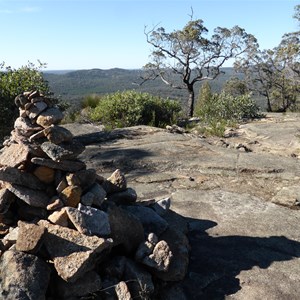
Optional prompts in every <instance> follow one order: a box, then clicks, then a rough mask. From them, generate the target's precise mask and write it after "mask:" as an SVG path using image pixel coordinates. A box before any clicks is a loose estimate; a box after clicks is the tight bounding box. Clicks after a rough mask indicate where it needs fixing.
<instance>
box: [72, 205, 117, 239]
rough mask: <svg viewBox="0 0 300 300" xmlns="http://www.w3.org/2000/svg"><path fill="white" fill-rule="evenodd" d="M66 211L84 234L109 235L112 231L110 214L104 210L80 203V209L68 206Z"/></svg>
mask: <svg viewBox="0 0 300 300" xmlns="http://www.w3.org/2000/svg"><path fill="white" fill-rule="evenodd" d="M66 212H67V214H68V216H69V219H70V221H71V222H72V223H73V225H74V226H75V227H76V229H77V230H78V231H79V232H81V233H83V234H86V235H98V236H107V235H109V234H110V232H111V230H110V225H109V220H108V214H107V213H106V212H104V211H101V210H99V209H96V208H93V207H88V206H85V205H82V204H81V203H79V205H78V209H76V208H72V207H66Z"/></svg>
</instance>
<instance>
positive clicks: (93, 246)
mask: <svg viewBox="0 0 300 300" xmlns="http://www.w3.org/2000/svg"><path fill="white" fill-rule="evenodd" d="M38 225H41V226H44V227H46V228H47V232H46V234H45V241H44V245H45V247H46V249H47V251H48V253H49V255H50V257H51V259H52V260H53V262H54V267H55V269H56V271H57V273H58V275H59V276H60V277H61V278H62V279H64V280H65V281H68V282H75V281H76V280H78V279H79V278H81V277H82V276H83V275H84V274H85V273H86V272H88V271H90V270H92V269H93V268H94V267H95V264H96V263H97V261H98V260H99V259H100V258H101V257H103V255H105V250H109V248H110V247H111V245H112V241H111V240H110V239H103V238H99V237H97V236H86V235H83V234H81V233H79V232H78V231H76V230H73V229H69V228H66V227H61V226H59V225H52V224H50V223H49V222H47V221H44V220H40V221H39V222H38Z"/></svg>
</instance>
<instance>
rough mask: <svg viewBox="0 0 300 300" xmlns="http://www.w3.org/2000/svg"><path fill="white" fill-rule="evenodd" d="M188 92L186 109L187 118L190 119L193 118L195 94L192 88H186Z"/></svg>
mask: <svg viewBox="0 0 300 300" xmlns="http://www.w3.org/2000/svg"><path fill="white" fill-rule="evenodd" d="M188 91H189V100H188V107H187V114H188V117H189V118H192V117H193V116H194V105H195V93H194V88H193V86H192V87H188Z"/></svg>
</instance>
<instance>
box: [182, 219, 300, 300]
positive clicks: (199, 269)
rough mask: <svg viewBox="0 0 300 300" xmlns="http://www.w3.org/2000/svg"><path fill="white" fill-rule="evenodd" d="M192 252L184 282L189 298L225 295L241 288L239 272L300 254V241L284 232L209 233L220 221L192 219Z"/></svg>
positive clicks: (265, 265)
mask: <svg viewBox="0 0 300 300" xmlns="http://www.w3.org/2000/svg"><path fill="white" fill-rule="evenodd" d="M188 222H189V225H190V231H189V240H190V244H191V255H190V265H189V272H188V275H187V276H186V279H185V280H184V283H183V289H184V291H185V295H187V299H210V300H214V299H218V300H219V299H225V297H226V296H227V295H231V294H234V293H236V292H237V291H239V290H240V289H241V285H240V281H239V279H238V278H236V276H238V275H239V274H240V272H241V271H243V270H250V269H252V268H253V267H255V266H257V267H259V268H261V269H266V268H268V267H269V266H270V265H271V264H272V263H273V262H275V261H287V260H292V259H295V258H297V257H300V243H299V242H296V241H293V240H290V239H288V238H286V237H284V236H270V237H248V236H223V237H212V236H209V235H208V234H207V233H206V232H205V230H207V229H208V228H210V227H214V226H216V225H217V223H215V222H212V221H209V220H196V219H188Z"/></svg>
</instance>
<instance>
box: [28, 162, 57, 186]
mask: <svg viewBox="0 0 300 300" xmlns="http://www.w3.org/2000/svg"><path fill="white" fill-rule="evenodd" d="M33 174H34V175H35V176H36V177H37V178H38V179H39V180H40V181H42V182H44V183H51V182H53V181H54V176H55V171H54V170H53V169H51V168H49V167H45V166H38V167H37V168H36V169H35V170H34V172H33Z"/></svg>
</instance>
